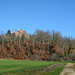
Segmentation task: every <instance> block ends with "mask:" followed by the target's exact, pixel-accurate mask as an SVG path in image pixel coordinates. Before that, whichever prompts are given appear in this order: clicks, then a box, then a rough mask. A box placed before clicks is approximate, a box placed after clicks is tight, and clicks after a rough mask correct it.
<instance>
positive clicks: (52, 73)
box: [42, 63, 66, 75]
mask: <svg viewBox="0 0 75 75" xmlns="http://www.w3.org/2000/svg"><path fill="white" fill-rule="evenodd" d="M65 65H66V63H62V64H61V65H60V66H58V67H55V68H54V69H53V70H52V71H50V72H48V73H43V74H42V75H60V73H61V71H62V70H63V68H64V66H65Z"/></svg>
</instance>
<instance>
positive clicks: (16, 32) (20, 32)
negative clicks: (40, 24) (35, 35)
mask: <svg viewBox="0 0 75 75" xmlns="http://www.w3.org/2000/svg"><path fill="white" fill-rule="evenodd" d="M13 34H14V35H15V36H19V37H21V36H22V35H25V38H29V34H28V33H26V31H23V30H22V29H21V30H20V31H17V29H15V31H14V32H13Z"/></svg>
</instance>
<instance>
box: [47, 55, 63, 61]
mask: <svg viewBox="0 0 75 75" xmlns="http://www.w3.org/2000/svg"><path fill="white" fill-rule="evenodd" d="M47 61H64V60H63V57H59V56H57V55H56V54H52V55H49V56H48V59H47Z"/></svg>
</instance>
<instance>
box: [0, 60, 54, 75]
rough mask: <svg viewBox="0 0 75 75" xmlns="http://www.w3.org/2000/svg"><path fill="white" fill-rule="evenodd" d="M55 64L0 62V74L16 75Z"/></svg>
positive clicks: (42, 62) (20, 61) (15, 61)
mask: <svg viewBox="0 0 75 75" xmlns="http://www.w3.org/2000/svg"><path fill="white" fill-rule="evenodd" d="M52 64H55V62H46V61H22V60H0V73H2V74H3V73H18V72H21V71H26V70H30V69H38V68H41V67H46V66H49V65H52Z"/></svg>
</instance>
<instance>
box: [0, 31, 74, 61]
mask: <svg viewBox="0 0 75 75" xmlns="http://www.w3.org/2000/svg"><path fill="white" fill-rule="evenodd" d="M0 58H10V59H11V58H12V59H22V60H47V61H64V60H66V61H74V60H75V40H74V39H71V38H67V37H62V36H61V34H60V33H59V32H55V31H51V32H50V31H49V30H48V31H43V30H36V31H35V32H34V34H32V35H30V38H25V35H22V36H21V37H19V36H18V37H16V36H15V35H14V34H12V33H11V31H10V30H8V31H7V33H6V34H5V35H4V34H3V33H1V34H0Z"/></svg>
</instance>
